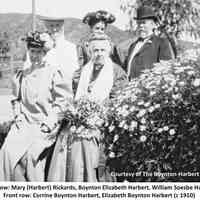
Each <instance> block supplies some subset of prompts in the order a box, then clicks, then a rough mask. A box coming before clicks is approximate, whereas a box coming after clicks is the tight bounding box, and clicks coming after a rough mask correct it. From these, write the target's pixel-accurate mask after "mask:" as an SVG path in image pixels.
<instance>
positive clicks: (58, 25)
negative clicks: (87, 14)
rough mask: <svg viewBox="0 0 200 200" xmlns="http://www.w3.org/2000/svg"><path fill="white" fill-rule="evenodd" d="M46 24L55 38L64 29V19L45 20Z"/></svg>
mask: <svg viewBox="0 0 200 200" xmlns="http://www.w3.org/2000/svg"><path fill="white" fill-rule="evenodd" d="M45 26H46V28H47V30H48V32H49V34H50V35H51V36H52V38H53V39H55V38H56V37H58V36H60V35H61V34H62V33H63V31H64V21H62V20H61V21H60V20H58V21H45Z"/></svg>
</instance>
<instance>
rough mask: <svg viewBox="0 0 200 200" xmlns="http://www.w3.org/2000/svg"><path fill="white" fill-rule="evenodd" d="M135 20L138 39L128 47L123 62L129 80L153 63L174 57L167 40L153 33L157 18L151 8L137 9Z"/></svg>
mask: <svg viewBox="0 0 200 200" xmlns="http://www.w3.org/2000/svg"><path fill="white" fill-rule="evenodd" d="M135 20H136V22H137V26H138V33H139V38H138V39H137V40H136V41H135V42H133V43H132V44H131V45H130V47H129V50H128V56H127V58H126V60H125V67H126V70H127V74H128V78H129V80H131V79H133V78H136V77H138V76H139V75H140V74H141V72H142V70H144V69H149V68H152V67H153V64H154V63H157V62H160V61H161V60H169V59H173V58H174V57H175V56H174V53H173V49H172V47H171V44H170V42H169V40H168V39H167V38H164V37H163V38H161V37H159V36H157V35H156V34H155V33H154V30H155V29H156V26H157V25H156V23H157V20H158V18H157V16H156V15H155V13H154V12H153V10H152V8H151V7H148V6H141V7H139V8H138V9H137V16H136V17H135Z"/></svg>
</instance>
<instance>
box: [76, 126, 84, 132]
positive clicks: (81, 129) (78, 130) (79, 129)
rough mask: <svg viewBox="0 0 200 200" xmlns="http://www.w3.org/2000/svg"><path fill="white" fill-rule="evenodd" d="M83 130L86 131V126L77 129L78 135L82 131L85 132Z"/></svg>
mask: <svg viewBox="0 0 200 200" xmlns="http://www.w3.org/2000/svg"><path fill="white" fill-rule="evenodd" d="M83 129H84V126H79V128H78V129H77V131H76V132H77V133H81V131H83Z"/></svg>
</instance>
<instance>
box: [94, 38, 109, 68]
mask: <svg viewBox="0 0 200 200" xmlns="http://www.w3.org/2000/svg"><path fill="white" fill-rule="evenodd" d="M90 50H91V53H92V59H93V62H94V63H95V64H100V65H104V62H105V58H108V57H109V56H110V51H111V46H110V42H109V41H107V40H94V41H92V42H91V43H90Z"/></svg>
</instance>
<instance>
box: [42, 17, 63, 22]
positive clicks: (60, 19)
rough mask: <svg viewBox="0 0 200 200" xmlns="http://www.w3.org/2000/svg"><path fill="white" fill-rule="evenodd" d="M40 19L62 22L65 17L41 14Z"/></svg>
mask: <svg viewBox="0 0 200 200" xmlns="http://www.w3.org/2000/svg"><path fill="white" fill-rule="evenodd" d="M40 20H42V21H60V22H64V21H65V18H61V17H46V16H40Z"/></svg>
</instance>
